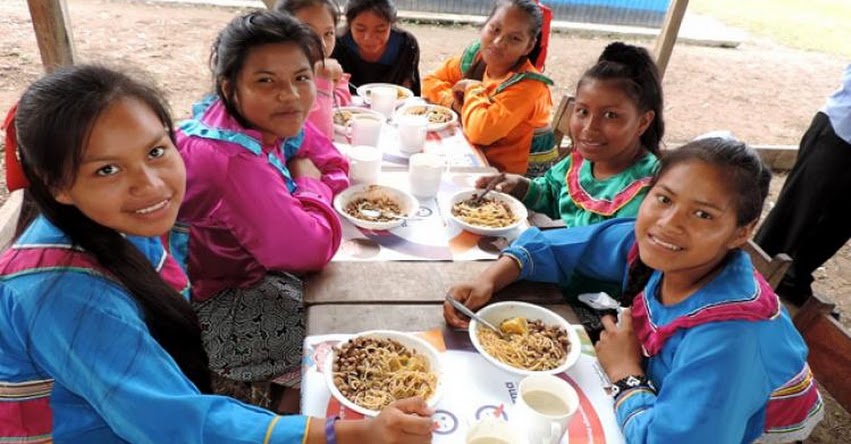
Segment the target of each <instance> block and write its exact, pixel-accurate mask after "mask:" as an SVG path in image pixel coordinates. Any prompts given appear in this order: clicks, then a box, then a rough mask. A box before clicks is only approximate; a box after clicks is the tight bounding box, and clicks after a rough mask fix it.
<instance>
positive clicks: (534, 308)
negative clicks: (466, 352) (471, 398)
mask: <svg viewBox="0 0 851 444" xmlns="http://www.w3.org/2000/svg"><path fill="white" fill-rule="evenodd" d="M476 314H477V315H479V316H480V317H481V318H482V319H484V320H486V321H488V322H490V323H491V324H493V325H495V326H497V327H499V324H500V323H502V321H505V320H506V319H511V318H516V317H523V318H526V319H528V320H535V319H538V320H540V321H542V322H543V323H544V324H546V325H555V326H559V327H561V328H563V329H565V330H567V340H568V341H569V342H570V351H568V352H567V356H566V357H565V359H564V362H563V363H562V364H561V365H560V366H558V367H556V368H554V369H551V370H541V371H532V370H524V369H522V368H517V367H512V366H510V365H508V364H504V363H503V362H501V361H500V360H498V359H496V358H495V357H493V356H491V355H489V354H488V352H486V351H485V348H484V347H482V344H481V343H480V342H479V336H478V335H477V334H476V330H478V328H479V323H478V322H476V320H475V319H473V320H471V321H470V326H469V328H468V332H469V333H470V341H472V342H473V346H474V347H476V350H478V351H479V353H481V355H482V356H484V357H485V359H487V360H488V362H490V363H491V364H493V365H495V366H497V367H499V368H501V369H503V370H505V371H507V372H510V373H514V374H515V375H523V376H526V375H534V374H542V373H546V374H551V375H554V374H557V373H562V372H564V371H566V370H567V369H569V368H570V367H572V366H573V365H574V364H576V361H578V360H579V356H580V355H581V354H582V344H581V343H580V341H579V335H578V334H577V333H576V329H574V328H573V326H571V325H570V323H569V322H567V321H566V320H565V319H564V318H563V317H561V316H559V315H558V314H556V313H554V312H552V311H550V310H548V309H546V308H544V307H541V306H540V305H535V304H529V303H527V302H516V301H507V302H497V303H495V304H491V305H488V306H486V307H484V308H482V309H481V310H479V311H478V312H477V313H476ZM482 328H485V327H482Z"/></svg>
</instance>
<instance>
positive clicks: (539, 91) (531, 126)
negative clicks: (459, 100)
mask: <svg viewBox="0 0 851 444" xmlns="http://www.w3.org/2000/svg"><path fill="white" fill-rule="evenodd" d="M519 73H531V74H535V75H540V73H539V72H538V70H537V69H535V67H534V66H532V64H531V63H529V62H528V61H526V62H525V63H524V64H523V65H522V66H521V67H520V69H518V70H517V71H516V72H513V73H509V75H506V76H505V77H503V78H500V79H491V78H489V77H488V75H487V73H485V76H484V79H483V80H482V85H475V86H470V87H468V88H467V89H466V91H465V93H464V105H463V106H462V107H461V125H462V127H463V128H464V135H465V136H466V137H467V140H469V141H470V143H472V144H474V145H476V146H477V147H478V148H479V149H481V150H482V152H483V153H484V154H485V157H486V158H487V160H488V162H489V163H490V164H491V165H492V166H494V167H496V168H497V169H499V170H500V171H505V172H509V173H516V174H525V173H526V169H527V167H528V165H529V149H530V147H531V145H532V135H533V133H534V131H535V129H536V128H543V127H545V126H547V125H548V124H549V123H550V110H551V108H552V98H551V96H550V89H549V87H548V86H547V84H546V83H545V82H543V81H540V80H535V79H528V78H522V79H518V78H514V77H512V76H513V75H517V74H519ZM461 79H463V73H462V71H461V57H460V56H459V57H453V58H451V59H449V60H447V61H446V62H444V63H443V65H442V66H441V67H439V68H437V69H436V70H435V71H434V72H432V73H430V74H428V75H427V76H426V77H425V78H424V79H423V91H422V95H423V97H424V98H425V99H426V100H428V101H430V102H432V103H436V104H439V105H443V106H446V107H449V108H451V107H452V102H453V99H452V87H453V86H454V85H455V83H456V82H458V81H459V80H461ZM503 83H506V85H503ZM482 86H483V87H482Z"/></svg>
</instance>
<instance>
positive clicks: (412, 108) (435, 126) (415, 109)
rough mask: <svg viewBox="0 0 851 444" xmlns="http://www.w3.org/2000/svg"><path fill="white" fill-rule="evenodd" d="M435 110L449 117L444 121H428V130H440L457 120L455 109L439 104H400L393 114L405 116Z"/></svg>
mask: <svg viewBox="0 0 851 444" xmlns="http://www.w3.org/2000/svg"><path fill="white" fill-rule="evenodd" d="M432 112H437V113H442V114H445V115H449V116H450V119H449V120H448V121H446V122H435V123H432V122H431V121H429V124H428V130H429V131H441V130H443V129H444V128H446V127H448V126H449V125H454V124H455V122H458V115H457V114H455V111H452V110H451V109H449V108H447V107H445V106H440V105H431V104H427V103H423V104H411V105H402V106H401V107H400V108H399V109H397V110H396V113H395V115H397V116H405V115H426V116H428V114H429V113H432Z"/></svg>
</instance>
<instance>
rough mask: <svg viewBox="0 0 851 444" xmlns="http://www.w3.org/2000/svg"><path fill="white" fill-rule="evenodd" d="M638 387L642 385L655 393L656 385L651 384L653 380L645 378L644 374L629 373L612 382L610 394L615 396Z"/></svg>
mask: <svg viewBox="0 0 851 444" xmlns="http://www.w3.org/2000/svg"><path fill="white" fill-rule="evenodd" d="M639 387H644V388H646V389H649V390H650V391H652V392H653V393H656V386H655V385H653V381H651V380H649V379H647V377H646V376H638V375H629V376H627V377H625V378H621V379H618V380H617V381H615V382H613V383H612V396H614V397H615V398H617V397H618V396H619V395H621V394H623V393H624V392H627V391H629V390H632V389H635V388H639Z"/></svg>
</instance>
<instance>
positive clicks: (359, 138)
mask: <svg viewBox="0 0 851 444" xmlns="http://www.w3.org/2000/svg"><path fill="white" fill-rule="evenodd" d="M381 125H383V123H382V122H381V121H379V120H377V119H375V118H373V117H360V116H356V117H353V118H352V146H355V145H361V146H378V139H379V138H380V137H381Z"/></svg>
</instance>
